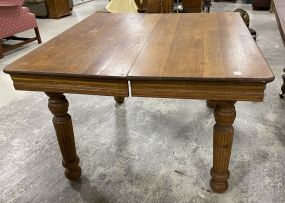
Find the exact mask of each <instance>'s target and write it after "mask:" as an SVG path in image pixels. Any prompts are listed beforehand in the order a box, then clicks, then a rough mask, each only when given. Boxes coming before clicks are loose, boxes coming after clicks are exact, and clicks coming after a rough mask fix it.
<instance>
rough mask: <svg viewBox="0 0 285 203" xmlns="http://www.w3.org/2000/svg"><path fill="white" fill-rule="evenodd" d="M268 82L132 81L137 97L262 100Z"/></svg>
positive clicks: (134, 94) (133, 91)
mask: <svg viewBox="0 0 285 203" xmlns="http://www.w3.org/2000/svg"><path fill="white" fill-rule="evenodd" d="M265 87H266V83H263V82H256V83H241V82H239V83H225V82H223V83H221V82H181V81H177V82H176V81H139V80H138V81H132V80H131V93H132V96H135V97H159V98H178V99H205V100H229V101H254V102H261V101H263V98H264V90H265Z"/></svg>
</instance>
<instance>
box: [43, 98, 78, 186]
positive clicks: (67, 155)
mask: <svg viewBox="0 0 285 203" xmlns="http://www.w3.org/2000/svg"><path fill="white" fill-rule="evenodd" d="M46 94H47V95H48V96H49V102H48V107H49V109H50V111H51V113H52V114H53V115H54V117H53V120H52V121H53V125H54V128H55V131H56V136H57V140H58V144H59V147H60V151H61V154H62V157H63V161H62V165H63V166H64V168H66V170H65V177H66V178H67V179H69V180H72V181H74V180H76V179H78V178H79V177H80V175H81V168H80V166H79V158H78V156H77V154H76V148H75V141H74V134H73V127H72V121H71V116H70V115H69V114H68V113H67V111H68V101H67V99H66V98H65V96H64V95H63V94H62V93H46Z"/></svg>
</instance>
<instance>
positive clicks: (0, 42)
mask: <svg viewBox="0 0 285 203" xmlns="http://www.w3.org/2000/svg"><path fill="white" fill-rule="evenodd" d="M3 55H4V47H3V44H2V39H0V59H1V58H3V57H4V56H3Z"/></svg>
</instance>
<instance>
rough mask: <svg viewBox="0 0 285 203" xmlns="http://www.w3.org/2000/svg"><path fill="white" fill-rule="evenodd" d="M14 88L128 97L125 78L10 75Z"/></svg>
mask: <svg viewBox="0 0 285 203" xmlns="http://www.w3.org/2000/svg"><path fill="white" fill-rule="evenodd" d="M11 78H12V80H13V83H14V87H15V89H16V90H27V91H40V92H60V93H74V94H90V95H102V96H120V97H128V96H129V89H128V81H127V80H119V79H117V80H102V79H93V78H92V79H81V78H80V79H77V78H61V77H55V78H50V77H46V76H42V77H41V76H18V75H12V76H11Z"/></svg>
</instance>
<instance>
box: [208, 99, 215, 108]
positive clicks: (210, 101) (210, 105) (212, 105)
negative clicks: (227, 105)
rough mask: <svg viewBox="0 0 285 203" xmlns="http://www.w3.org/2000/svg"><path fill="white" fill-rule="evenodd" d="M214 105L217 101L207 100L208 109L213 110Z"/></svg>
mask: <svg viewBox="0 0 285 203" xmlns="http://www.w3.org/2000/svg"><path fill="white" fill-rule="evenodd" d="M216 104H217V101H214V100H207V106H208V107H209V108H215V107H216Z"/></svg>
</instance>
